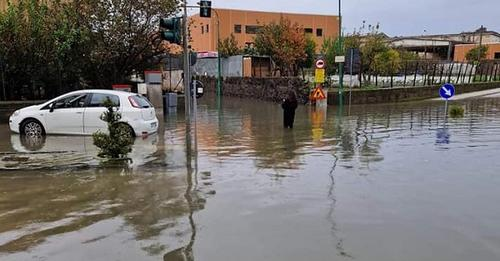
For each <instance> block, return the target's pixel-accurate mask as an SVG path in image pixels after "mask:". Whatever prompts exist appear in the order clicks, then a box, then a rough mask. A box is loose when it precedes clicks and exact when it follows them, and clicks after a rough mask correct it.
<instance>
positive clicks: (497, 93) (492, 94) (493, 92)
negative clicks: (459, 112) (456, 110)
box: [432, 88, 500, 101]
mask: <svg viewBox="0 0 500 261" xmlns="http://www.w3.org/2000/svg"><path fill="white" fill-rule="evenodd" d="M478 97H485V98H498V97H500V88H497V89H490V90H484V91H477V92H470V93H463V94H459V95H456V96H453V97H452V98H451V99H450V100H451V101H459V100H465V99H470V98H478ZM432 100H434V101H438V100H442V99H441V98H435V99H432Z"/></svg>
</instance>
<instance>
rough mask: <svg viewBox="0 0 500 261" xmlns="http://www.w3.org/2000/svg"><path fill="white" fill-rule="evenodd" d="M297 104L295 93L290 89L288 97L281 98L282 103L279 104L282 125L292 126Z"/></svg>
mask: <svg viewBox="0 0 500 261" xmlns="http://www.w3.org/2000/svg"><path fill="white" fill-rule="evenodd" d="M297 106H298V102H297V95H295V92H294V91H290V92H289V93H288V97H287V98H286V99H283V103H282V104H281V108H283V125H284V127H285V128H290V129H291V128H293V122H294V120H295V109H297Z"/></svg>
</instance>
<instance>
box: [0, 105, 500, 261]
mask: <svg viewBox="0 0 500 261" xmlns="http://www.w3.org/2000/svg"><path fill="white" fill-rule="evenodd" d="M454 103H458V104H462V105H463V106H464V107H465V109H466V110H465V117H463V118H459V119H448V120H447V121H445V119H444V115H443V110H444V106H443V103H442V102H422V103H409V104H401V105H373V106H355V107H352V108H351V109H350V110H349V109H348V108H344V110H343V111H341V112H339V110H338V108H336V107H329V108H328V111H327V112H325V111H323V110H317V111H313V110H311V109H310V108H308V107H300V108H299V109H298V111H297V116H296V123H295V128H294V129H293V130H284V129H283V128H282V126H281V124H282V116H281V113H282V112H281V108H280V106H279V105H276V104H272V103H264V102H256V101H245V100H239V99H225V100H224V101H223V105H222V108H223V109H221V110H218V109H217V106H216V105H215V103H212V102H211V101H209V100H207V99H204V100H203V99H202V100H201V105H200V107H199V114H198V124H197V130H198V135H197V148H198V150H197V152H189V153H186V145H185V144H186V132H185V124H184V119H183V114H184V113H183V112H182V111H179V112H177V114H171V115H169V116H167V117H166V119H165V121H164V123H163V126H161V131H160V133H159V134H158V135H153V136H150V137H148V138H146V139H142V138H138V139H136V142H135V144H134V148H133V152H132V154H131V155H130V156H131V158H132V161H133V163H132V164H131V165H130V166H127V167H125V166H103V165H102V164H101V163H100V162H99V161H98V160H96V159H95V155H96V153H97V151H96V149H95V147H94V146H93V145H92V140H91V138H90V137H67V136H48V137H46V138H45V139H40V140H30V139H23V138H21V137H20V136H18V135H11V133H10V132H9V130H8V127H7V125H5V124H3V125H0V137H1V140H0V156H1V157H3V158H2V159H3V160H2V161H3V162H2V163H1V164H0V165H1V166H3V167H4V169H3V170H0V260H172V261H176V260H203V261H205V260H208V261H211V260H369V261H374V260H375V261H376V260H380V261H389V260H394V261H400V260H407V261H412V260H415V261H421V260H440V261H443V260H450V261H451V260H453V261H461V260H463V261H470V260H477V261H482V260H484V261H487V260H488V261H489V260H500V248H499V247H498V246H500V224H499V220H500V208H498V199H500V190H498V187H500V174H499V173H500V172H499V170H500V161H499V160H498V151H500V99H477V100H465V101H457V102H454ZM349 111H350V112H349ZM188 142H193V143H194V140H188ZM23 158H24V160H23ZM188 162H191V164H187V163H188Z"/></svg>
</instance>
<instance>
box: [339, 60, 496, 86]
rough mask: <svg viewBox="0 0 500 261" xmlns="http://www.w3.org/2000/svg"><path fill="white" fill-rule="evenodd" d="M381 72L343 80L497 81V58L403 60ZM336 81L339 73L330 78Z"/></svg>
mask: <svg viewBox="0 0 500 261" xmlns="http://www.w3.org/2000/svg"><path fill="white" fill-rule="evenodd" d="M390 71H391V72H393V73H391V74H387V73H386V74H381V73H378V72H377V71H376V70H370V71H365V73H363V74H361V75H360V74H356V75H352V76H351V75H345V76H344V84H345V85H347V86H361V87H378V88H392V87H416V86H430V85H440V84H443V83H453V84H470V83H477V82H493V81H500V60H483V61H481V62H480V63H477V62H476V63H473V62H467V63H461V62H450V61H406V62H403V63H402V64H400V65H399V66H398V68H393V69H391V70H390ZM331 80H332V83H333V84H334V85H335V84H338V76H336V77H335V76H334V77H332V78H331Z"/></svg>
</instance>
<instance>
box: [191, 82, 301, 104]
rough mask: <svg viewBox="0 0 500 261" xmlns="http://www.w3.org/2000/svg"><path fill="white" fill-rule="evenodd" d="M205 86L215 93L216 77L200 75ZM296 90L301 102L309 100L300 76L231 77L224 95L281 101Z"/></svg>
mask: <svg viewBox="0 0 500 261" xmlns="http://www.w3.org/2000/svg"><path fill="white" fill-rule="evenodd" d="M198 79H199V80H200V81H201V82H203V84H204V86H205V93H212V94H214V93H215V90H216V82H217V80H216V78H215V77H199V78H198ZM290 90H294V91H295V92H296V93H297V98H298V99H299V102H302V103H305V102H307V97H308V93H307V84H305V83H304V82H303V81H302V79H300V78H241V77H229V78H226V79H225V80H224V82H223V89H222V93H223V95H224V96H232V97H241V98H251V99H258V100H265V101H274V102H281V100H282V99H284V98H286V96H287V94H288V92H289V91H290Z"/></svg>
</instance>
